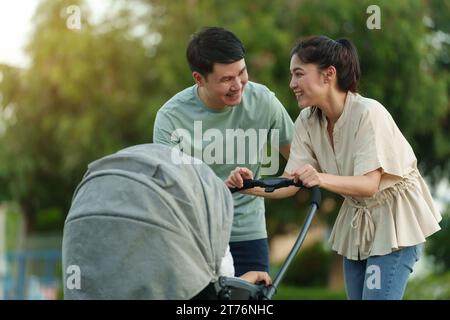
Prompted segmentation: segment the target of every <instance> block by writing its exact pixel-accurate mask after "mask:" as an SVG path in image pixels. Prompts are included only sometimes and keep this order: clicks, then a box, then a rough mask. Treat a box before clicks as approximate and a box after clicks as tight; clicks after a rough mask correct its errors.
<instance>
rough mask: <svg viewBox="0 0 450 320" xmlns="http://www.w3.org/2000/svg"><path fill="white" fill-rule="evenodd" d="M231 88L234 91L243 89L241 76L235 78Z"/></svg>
mask: <svg viewBox="0 0 450 320" xmlns="http://www.w3.org/2000/svg"><path fill="white" fill-rule="evenodd" d="M231 89H232V90H233V91H238V90H241V89H242V81H241V78H239V77H236V78H234V80H233V83H232V85H231Z"/></svg>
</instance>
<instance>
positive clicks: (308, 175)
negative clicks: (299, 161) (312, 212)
mask: <svg viewBox="0 0 450 320" xmlns="http://www.w3.org/2000/svg"><path fill="white" fill-rule="evenodd" d="M291 175H292V178H293V179H294V181H295V182H298V181H301V182H302V183H303V185H304V186H305V187H307V188H312V187H315V186H317V187H321V186H322V183H323V182H322V176H321V173H319V172H317V170H316V169H315V168H314V167H313V166H312V165H310V164H306V165H304V166H303V167H301V168H300V169H297V170H294V171H292V172H291Z"/></svg>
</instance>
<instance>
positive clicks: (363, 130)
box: [353, 106, 415, 177]
mask: <svg viewBox="0 0 450 320" xmlns="http://www.w3.org/2000/svg"><path fill="white" fill-rule="evenodd" d="M354 150H355V152H354V154H353V160H354V175H355V176H362V175H364V174H366V173H369V172H371V171H374V170H376V169H378V168H382V170H383V173H388V174H390V175H394V176H398V177H403V175H404V174H406V173H407V171H408V170H409V168H411V167H412V166H414V163H415V156H414V153H413V151H412V149H411V146H410V145H409V143H408V142H407V141H406V139H405V138H404V137H403V135H402V133H401V132H400V130H399V129H398V128H397V125H396V124H395V122H394V120H393V119H392V117H391V115H390V114H389V113H388V112H387V110H384V108H383V107H382V106H371V107H370V108H367V110H365V111H364V112H363V113H362V116H361V119H360V122H359V125H358V126H357V130H356V133H355V149H354Z"/></svg>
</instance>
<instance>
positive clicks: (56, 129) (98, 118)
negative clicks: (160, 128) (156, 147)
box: [0, 0, 154, 232]
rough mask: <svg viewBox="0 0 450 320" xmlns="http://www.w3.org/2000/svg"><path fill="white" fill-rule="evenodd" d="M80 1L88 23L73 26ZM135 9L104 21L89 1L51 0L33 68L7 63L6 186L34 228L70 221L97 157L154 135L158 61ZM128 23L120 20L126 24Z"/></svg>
mask: <svg viewBox="0 0 450 320" xmlns="http://www.w3.org/2000/svg"><path fill="white" fill-rule="evenodd" d="M74 4H75V5H78V6H79V7H80V8H81V13H82V16H81V18H82V28H81V30H71V29H69V28H67V26H66V19H67V14H66V8H67V7H68V6H69V5H74ZM129 15H130V13H129V12H125V11H122V12H119V13H117V16H116V17H114V18H113V19H111V20H110V21H107V22H105V23H103V24H102V25H100V26H92V25H90V24H89V23H88V21H87V20H86V19H87V18H88V17H89V10H88V8H87V7H86V6H85V5H84V3H83V2H82V1H73V0H70V1H68V0H58V1H53V0H51V1H50V0H46V1H43V2H42V3H41V4H40V6H39V7H38V9H37V12H36V14H35V17H34V25H35V27H34V33H33V36H32V38H31V42H30V43H29V44H28V47H27V52H28V54H29V55H30V56H31V61H32V62H31V66H30V67H29V68H28V69H26V70H15V69H13V68H8V67H5V66H3V67H2V72H3V81H2V83H1V87H0V90H1V92H2V95H3V100H2V103H1V107H2V108H3V109H4V110H5V109H6V108H9V110H13V116H12V117H11V119H9V120H8V121H6V123H5V126H6V129H5V131H4V133H3V135H1V136H0V143H1V146H2V152H1V153H0V182H1V183H0V185H1V186H2V187H1V188H2V190H1V191H2V194H3V197H4V198H7V199H10V200H15V201H17V202H18V203H19V204H20V206H21V208H22V211H23V213H24V214H25V217H26V225H27V230H28V232H31V231H33V230H34V227H35V225H36V218H37V217H38V213H40V215H39V216H42V215H45V214H49V213H50V212H54V211H55V210H57V211H58V212H59V213H60V214H59V216H60V219H59V221H58V225H57V226H53V228H55V227H57V228H58V229H59V228H61V223H62V221H63V219H64V216H65V213H66V212H67V210H68V208H69V206H70V200H71V195H72V193H73V191H74V189H75V187H76V185H77V183H78V182H79V181H80V180H81V178H82V175H83V172H84V171H85V170H86V166H87V164H88V163H89V162H91V161H93V160H95V159H97V158H99V157H101V156H104V155H106V154H109V153H111V152H114V151H117V150H119V149H121V148H123V147H124V146H128V145H132V144H138V143H145V142H150V132H151V126H150V123H151V122H152V114H151V113H150V112H151V110H149V109H148V108H147V106H148V104H149V100H150V97H151V95H152V94H154V92H152V86H151V83H152V79H151V75H152V65H151V63H150V59H149V57H148V55H147V52H148V50H147V48H146V47H145V46H144V45H143V43H142V39H139V38H136V37H133V36H132V35H131V30H132V27H133V26H132V25H130V23H129V22H130V21H131V19H130V18H129ZM118 20H119V21H125V22H128V23H121V24H118V23H117V21H118Z"/></svg>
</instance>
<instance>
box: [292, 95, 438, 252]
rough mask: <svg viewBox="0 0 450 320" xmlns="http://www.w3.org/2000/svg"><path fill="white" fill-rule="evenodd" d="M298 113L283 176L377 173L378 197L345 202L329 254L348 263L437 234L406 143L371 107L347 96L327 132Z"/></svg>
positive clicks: (430, 206)
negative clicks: (306, 171)
mask: <svg viewBox="0 0 450 320" xmlns="http://www.w3.org/2000/svg"><path fill="white" fill-rule="evenodd" d="M310 110H311V108H305V109H304V110H302V111H301V113H300V115H299V117H298V118H297V120H296V122H295V134H294V138H293V141H292V147H291V154H290V157H289V161H288V164H287V166H286V171H288V172H289V171H291V170H295V169H298V168H300V167H301V166H303V165H305V164H310V165H312V166H313V167H315V168H316V170H318V171H319V172H324V173H330V174H333V175H339V176H361V175H364V174H366V173H368V172H371V171H373V170H376V169H378V168H382V170H383V175H382V176H381V182H380V188H379V191H378V192H377V193H376V194H375V195H374V196H373V197H371V198H355V197H349V196H345V197H344V198H345V200H344V202H343V204H342V207H341V209H340V211H339V215H338V217H337V219H336V222H335V224H334V227H333V230H332V232H331V237H330V243H331V246H332V249H333V250H335V251H337V252H338V253H339V254H341V255H343V256H345V257H347V258H348V259H352V260H359V259H361V260H363V259H366V258H368V257H369V256H375V255H385V254H388V253H390V252H392V251H393V250H397V249H399V248H401V247H407V246H412V245H415V244H418V243H421V242H424V241H425V238H426V237H428V236H429V235H431V234H433V233H434V232H436V231H438V230H440V227H439V224H438V222H439V221H440V220H441V219H442V218H441V215H440V214H439V212H438V211H437V210H436V208H435V206H434V204H433V200H432V197H431V194H430V191H429V190H428V187H427V185H426V183H425V181H424V180H423V178H422V176H421V175H420V173H419V171H418V170H417V160H416V157H415V155H414V152H413V150H412V148H411V146H410V145H409V143H408V141H406V139H405V138H404V136H403V134H402V133H401V132H400V130H399V129H398V127H397V125H396V124H395V122H394V120H393V119H392V117H391V115H390V114H389V112H388V111H387V110H386V109H385V108H384V107H383V106H382V105H381V104H380V103H379V102H377V101H375V100H372V99H368V98H365V97H362V96H360V95H359V94H354V93H351V92H349V93H348V94H347V98H346V100H345V104H344V110H343V112H342V115H341V116H340V117H339V119H338V121H337V122H336V123H335V126H334V131H333V142H334V150H333V148H332V146H331V143H330V138H329V136H328V133H327V119H326V117H325V116H324V115H322V121H321V122H320V121H319V119H318V117H317V115H316V114H313V115H312V116H309V115H310Z"/></svg>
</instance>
